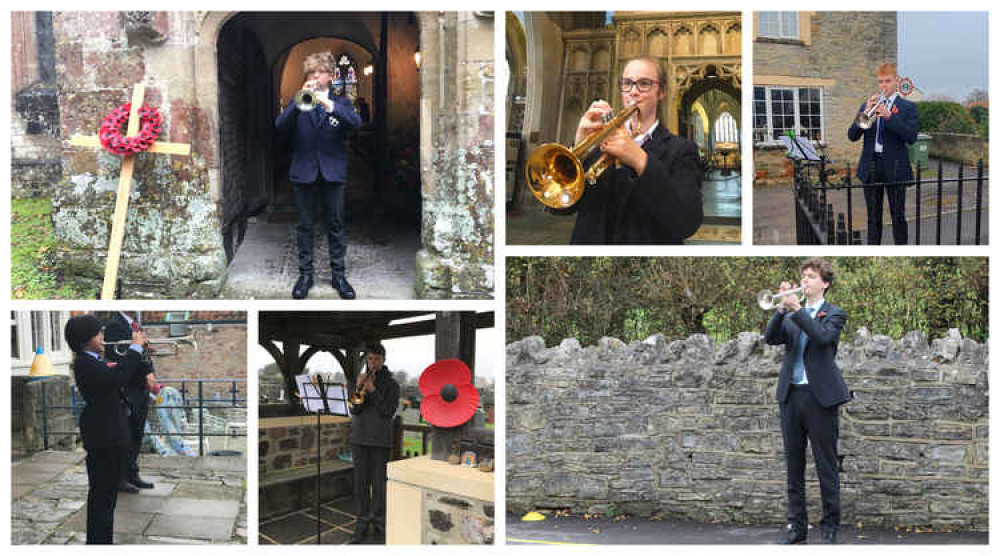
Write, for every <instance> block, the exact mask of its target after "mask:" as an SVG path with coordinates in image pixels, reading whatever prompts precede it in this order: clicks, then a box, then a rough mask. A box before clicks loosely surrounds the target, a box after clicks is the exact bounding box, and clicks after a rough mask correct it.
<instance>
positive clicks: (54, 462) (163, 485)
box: [10, 452, 246, 545]
mask: <svg viewBox="0 0 1000 556" xmlns="http://www.w3.org/2000/svg"><path fill="white" fill-rule="evenodd" d="M225 459H228V460H229V461H226V462H222V463H215V462H213V463H208V464H205V463H202V462H203V460H201V459H198V458H185V457H166V458H160V457H159V456H155V455H144V456H143V458H142V461H141V466H142V468H143V469H144V472H143V476H144V477H146V478H147V479H150V480H152V481H153V482H154V484H155V485H156V486H155V488H153V489H148V490H142V491H140V492H139V493H138V494H125V493H119V495H118V505H117V508H116V512H115V542H116V544H140V543H143V544H146V543H151V544H187V543H195V544H203V543H206V542H224V543H234V544H245V543H246V505H245V499H246V494H245V483H246V464H245V459H243V458H225ZM198 467H200V468H201V469H197V468H198ZM215 468H219V469H221V470H220V471H215V470H213V469H215ZM60 469H62V470H64V471H61V472H60V471H59V470H60ZM14 470H18V471H27V472H23V473H22V474H21V477H22V478H29V479H37V480H38V481H39V482H38V483H35V484H31V483H26V484H14V485H12V489H11V492H12V495H13V496H12V498H13V500H12V502H11V506H10V508H11V522H10V523H11V537H10V538H11V543H12V544H15V545H20V544H38V543H45V544H72V545H75V544H82V543H84V542H86V532H85V531H86V508H85V505H86V498H87V474H86V468H85V467H84V465H83V464H82V456H81V455H80V454H72V453H71V454H70V455H69V456H67V455H64V454H58V453H52V452H45V453H40V454H35V455H34V456H32V457H26V458H23V459H19V460H17V463H15V464H14V465H13V466H12V471H14ZM154 526H155V527H154ZM234 531H236V534H235V536H234Z"/></svg>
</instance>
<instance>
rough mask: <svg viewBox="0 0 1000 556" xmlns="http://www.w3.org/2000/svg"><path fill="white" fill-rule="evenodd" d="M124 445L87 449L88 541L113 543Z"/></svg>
mask: <svg viewBox="0 0 1000 556" xmlns="http://www.w3.org/2000/svg"><path fill="white" fill-rule="evenodd" d="M127 451H128V448H127V447H126V446H112V447H109V448H99V449H94V450H88V451H87V544H112V539H113V538H114V530H115V506H116V505H117V504H118V479H119V478H120V477H121V468H122V464H123V462H124V461H125V454H126V452H127Z"/></svg>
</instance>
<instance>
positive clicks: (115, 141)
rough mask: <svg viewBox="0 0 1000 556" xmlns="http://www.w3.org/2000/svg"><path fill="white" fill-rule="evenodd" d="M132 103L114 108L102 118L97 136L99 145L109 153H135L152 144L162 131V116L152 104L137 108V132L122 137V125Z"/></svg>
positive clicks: (125, 120)
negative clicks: (99, 141) (136, 133)
mask: <svg viewBox="0 0 1000 556" xmlns="http://www.w3.org/2000/svg"><path fill="white" fill-rule="evenodd" d="M131 110H132V104H131V103H127V104H123V105H121V106H119V107H118V108H115V109H114V110H112V111H111V113H110V114H108V115H107V116H106V117H105V118H104V123H102V124H101V131H100V132H99V133H98V137H99V138H100V140H101V146H102V147H104V149H105V150H107V151H108V152H109V153H111V154H117V155H120V156H123V155H128V154H136V153H140V152H142V151H145V150H147V149H149V147H151V146H153V142H154V141H156V139H157V137H159V136H160V133H162V132H163V117H162V116H160V113H159V112H158V111H157V110H156V108H153V107H152V106H143V107H142V108H140V109H139V134H138V135H130V136H128V137H122V131H121V130H122V126H123V125H125V124H127V123H128V115H129V111H131Z"/></svg>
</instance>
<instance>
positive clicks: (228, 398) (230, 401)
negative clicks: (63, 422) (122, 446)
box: [41, 378, 247, 456]
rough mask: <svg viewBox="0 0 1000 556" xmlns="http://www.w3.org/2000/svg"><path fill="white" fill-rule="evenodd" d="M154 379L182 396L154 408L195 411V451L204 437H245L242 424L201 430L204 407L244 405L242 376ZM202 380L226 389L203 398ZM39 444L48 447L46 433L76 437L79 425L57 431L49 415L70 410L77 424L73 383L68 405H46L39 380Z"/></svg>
mask: <svg viewBox="0 0 1000 556" xmlns="http://www.w3.org/2000/svg"><path fill="white" fill-rule="evenodd" d="M157 382H159V383H161V384H180V388H179V389H178V390H180V392H181V399H182V400H183V402H184V403H183V404H182V405H159V406H156V408H157V409H183V410H185V412H187V411H189V410H190V411H196V412H197V415H198V455H199V456H204V455H205V438H207V437H234V438H239V437H246V436H247V433H246V427H244V428H243V432H222V433H213V432H206V431H205V413H206V410H210V409H213V408H235V409H246V407H247V403H246V402H247V400H246V390H245V384H246V379H243V378H175V379H162V378H157ZM206 384H212V385H215V384H228V385H229V387H228V388H226V389H225V390H216V391H215V394H219V393H220V392H226V395H225V396H223V397H219V396H216V397H215V398H209V399H206V398H205V385H206ZM240 384H243V385H244V389H243V391H240V389H239V388H238V386H237V385H240ZM189 385H193V389H194V391H195V392H196V393H197V398H196V399H194V400H190V399H188V396H187V393H188V391H189V390H191V388H189ZM41 387H42V446H43V448H44V449H46V450H48V449H49V438H50V437H77V436H79V435H80V430H79V426H77V428H76V430H73V431H59V430H55V431H54V430H50V427H49V418H50V417H51V416H52V412H53V410H60V411H71V412H72V414H73V421H72V422H73V423H75V424H78V423H79V419H80V413H81V412H82V411H83V407H84V405H85V402H84V401H83V396H82V395H81V394H80V392H79V391H78V390H77V388H76V385H71V386H69V388H70V405H68V406H65V405H49V403H48V396H47V395H46V387H47V381H42V383H41ZM153 434H155V435H156V436H166V437H170V436H193V435H192V434H188V433H184V432H179V433H171V432H167V431H156V432H154V433H153Z"/></svg>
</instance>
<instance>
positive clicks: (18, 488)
mask: <svg viewBox="0 0 1000 556" xmlns="http://www.w3.org/2000/svg"><path fill="white" fill-rule="evenodd" d="M36 488H38V485H30V484H28V485H11V486H10V497H11V498H12V499H14V500H16V499H18V498H20V497H21V496H24V495H25V494H27V493H29V492H31V491H33V490H35V489H36Z"/></svg>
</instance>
